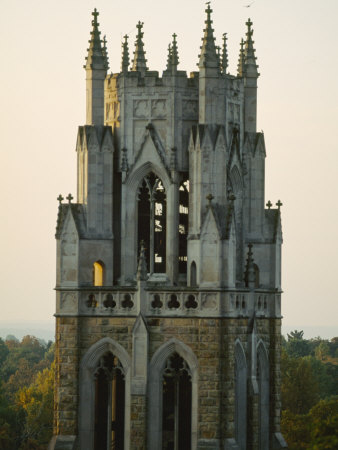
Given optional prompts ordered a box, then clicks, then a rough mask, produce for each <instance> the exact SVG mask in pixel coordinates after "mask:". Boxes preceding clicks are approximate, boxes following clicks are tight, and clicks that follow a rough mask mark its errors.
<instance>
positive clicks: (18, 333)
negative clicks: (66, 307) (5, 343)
mask: <svg viewBox="0 0 338 450" xmlns="http://www.w3.org/2000/svg"><path fill="white" fill-rule="evenodd" d="M9 334H12V335H14V336H15V337H16V338H18V339H19V340H20V341H21V339H22V338H23V336H27V335H28V334H29V335H32V336H35V337H37V338H39V339H44V340H45V341H46V342H48V341H54V340H55V322H54V319H51V320H45V321H43V320H41V321H38V320H36V321H31V320H27V321H18V322H14V321H5V320H0V337H1V338H3V339H5V338H6V336H8V335H9Z"/></svg>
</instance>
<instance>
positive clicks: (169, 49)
mask: <svg viewBox="0 0 338 450" xmlns="http://www.w3.org/2000/svg"><path fill="white" fill-rule="evenodd" d="M170 69H171V44H169V45H168V58H167V70H170Z"/></svg>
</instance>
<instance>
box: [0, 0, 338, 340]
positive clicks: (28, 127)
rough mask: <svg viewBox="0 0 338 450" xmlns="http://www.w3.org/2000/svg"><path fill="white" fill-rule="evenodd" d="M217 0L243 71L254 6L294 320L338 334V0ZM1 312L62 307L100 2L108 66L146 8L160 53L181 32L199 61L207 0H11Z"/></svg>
mask: <svg viewBox="0 0 338 450" xmlns="http://www.w3.org/2000/svg"><path fill="white" fill-rule="evenodd" d="M249 3H251V1H250V0H213V1H212V5H211V6H212V8H213V11H214V13H213V20H214V29H215V36H216V38H217V41H218V43H219V45H220V44H221V36H222V34H223V33H224V32H227V33H228V39H229V40H228V44H229V65H230V72H231V73H232V74H235V73H236V67H237V60H238V52H239V42H240V39H241V37H245V31H246V26H245V22H246V20H247V19H248V17H250V18H251V19H252V20H253V23H254V25H253V28H254V41H255V48H256V55H257V61H258V64H259V71H260V74H261V76H260V78H259V80H258V83H259V90H258V131H260V130H261V129H263V130H264V133H265V139H266V146H267V158H266V201H267V200H271V201H272V202H273V203H275V202H277V200H278V199H280V200H281V201H282V203H283V207H282V224H283V236H284V245H283V272H282V278H283V289H284V295H283V297H282V310H283V316H284V324H285V325H286V326H291V327H293V326H297V327H298V328H301V327H302V326H304V327H306V326H324V325H326V326H331V327H332V326H336V327H337V333H336V335H337V334H338V307H337V304H338V302H337V289H336V286H335V281H337V279H338V239H337V232H338V208H337V202H338V187H337V181H338V139H337V134H338V133H337V121H338V81H337V80H338V76H337V74H338V59H337V55H338V33H337V31H336V29H337V17H338V1H337V0H256V1H255V2H254V3H253V4H252V5H251V6H250V8H246V7H244V5H247V4H249ZM0 5H1V15H0V30H1V39H0V55H1V60H2V62H1V70H0V83H1V101H0V118H1V120H0V130H1V136H2V138H1V151H0V164H1V169H2V176H1V177H0V191H1V194H2V200H1V206H2V214H1V219H0V239H1V242H0V249H1V261H0V273H1V278H0V280H1V294H0V311H1V312H0V320H8V321H15V320H48V319H50V320H52V316H53V313H54V308H55V293H54V291H53V288H54V286H55V238H54V233H55V224H56V216H57V201H56V197H57V196H58V194H59V193H62V194H63V196H66V195H67V194H68V193H69V192H71V193H72V194H73V195H74V197H75V196H76V188H75V186H76V184H75V181H76V153H75V142H76V135H77V127H78V126H79V125H83V124H84V122H85V71H84V69H83V64H84V62H85V56H86V49H87V47H88V39H89V37H90V36H89V33H90V30H91V19H92V17H91V11H92V10H93V8H94V7H96V8H97V9H98V10H99V12H100V16H99V23H100V29H101V32H102V36H103V35H104V34H106V35H107V41H108V50H109V59H110V70H111V71H112V72H117V71H119V70H120V59H121V36H123V35H124V34H125V33H130V37H131V38H130V44H131V48H130V52H131V54H132V51H133V42H134V38H135V30H136V29H135V25H136V23H137V22H138V20H141V21H143V22H144V42H145V50H146V53H147V59H148V66H149V68H150V69H151V70H158V71H159V72H160V73H161V72H162V70H164V69H165V64H166V59H167V46H168V43H169V42H170V41H171V35H172V33H173V32H176V33H177V35H178V38H177V40H178V49H179V58H180V67H179V68H180V69H181V70H187V71H188V73H189V72H191V71H195V70H197V67H196V63H197V61H198V54H199V46H200V45H201V38H202V36H203V28H204V20H205V12H204V10H205V4H204V1H200V0H180V1H179V0H171V1H161V0H124V1H114V0H110V1H108V0H96V1H92V0H71V1H69V0H67V1H65V0H58V1H55V0H54V1H51V0H29V1H26V0H1V1H0Z"/></svg>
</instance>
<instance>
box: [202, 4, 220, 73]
mask: <svg viewBox="0 0 338 450" xmlns="http://www.w3.org/2000/svg"><path fill="white" fill-rule="evenodd" d="M206 5H207V8H206V10H205V12H206V13H207V18H206V20H205V25H206V27H205V28H204V30H203V31H204V36H203V38H202V47H201V54H200V60H199V64H198V66H199V68H200V69H202V68H214V69H215V68H217V69H218V70H219V58H218V56H217V50H216V46H215V38H214V34H213V31H214V30H213V29H212V20H211V13H212V9H211V8H210V2H207V3H206Z"/></svg>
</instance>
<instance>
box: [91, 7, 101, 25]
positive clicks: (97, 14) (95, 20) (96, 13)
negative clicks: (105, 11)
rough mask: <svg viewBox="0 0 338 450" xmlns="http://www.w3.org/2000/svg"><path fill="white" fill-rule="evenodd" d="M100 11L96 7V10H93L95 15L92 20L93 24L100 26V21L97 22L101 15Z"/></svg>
mask: <svg viewBox="0 0 338 450" xmlns="http://www.w3.org/2000/svg"><path fill="white" fill-rule="evenodd" d="M99 14H100V13H99V12H98V10H97V9H96V8H94V11H93V12H92V16H93V17H94V20H92V25H93V26H95V25H96V26H98V25H100V24H99V23H98V22H97V17H98V16H99Z"/></svg>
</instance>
